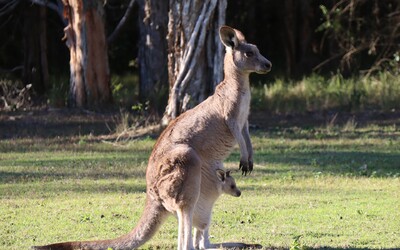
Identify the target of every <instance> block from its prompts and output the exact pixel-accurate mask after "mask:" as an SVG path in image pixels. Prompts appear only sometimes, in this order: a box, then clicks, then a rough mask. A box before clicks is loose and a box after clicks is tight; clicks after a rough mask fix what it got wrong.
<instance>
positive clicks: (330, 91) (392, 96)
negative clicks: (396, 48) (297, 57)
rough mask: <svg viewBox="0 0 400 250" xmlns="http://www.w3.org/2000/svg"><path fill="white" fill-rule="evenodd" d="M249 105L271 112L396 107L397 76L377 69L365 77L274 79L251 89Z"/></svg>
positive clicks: (399, 82) (399, 89)
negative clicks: (373, 73)
mask: <svg viewBox="0 0 400 250" xmlns="http://www.w3.org/2000/svg"><path fill="white" fill-rule="evenodd" d="M252 96H253V98H252V100H253V107H255V108H257V109H260V110H267V111H270V112H273V113H293V112H295V113H305V112H307V111H321V110H330V109H338V110H345V111H360V110H361V111H362V110H368V109H379V110H386V111H388V110H392V109H399V108H400V102H399V100H400V77H399V76H398V75H393V74H391V73H389V72H380V73H379V74H377V75H374V76H369V77H350V78H344V77H343V76H342V75H341V74H339V73H338V74H335V75H333V76H331V77H323V76H321V75H311V76H308V77H304V78H303V79H302V80H300V81H293V80H291V81H286V80H283V79H277V80H275V82H273V83H272V84H268V85H262V86H256V87H254V88H253V90H252Z"/></svg>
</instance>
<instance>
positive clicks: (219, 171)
mask: <svg viewBox="0 0 400 250" xmlns="http://www.w3.org/2000/svg"><path fill="white" fill-rule="evenodd" d="M217 177H218V179H219V180H220V181H222V182H224V181H225V177H226V176H225V171H224V170H222V169H217Z"/></svg>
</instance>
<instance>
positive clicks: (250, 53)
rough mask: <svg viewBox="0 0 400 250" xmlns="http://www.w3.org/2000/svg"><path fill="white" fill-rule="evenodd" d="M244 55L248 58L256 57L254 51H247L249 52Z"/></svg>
mask: <svg viewBox="0 0 400 250" xmlns="http://www.w3.org/2000/svg"><path fill="white" fill-rule="evenodd" d="M244 55H245V56H246V57H252V56H254V52H253V51H247V52H244Z"/></svg>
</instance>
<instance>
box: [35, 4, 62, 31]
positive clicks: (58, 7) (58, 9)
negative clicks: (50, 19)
mask: <svg viewBox="0 0 400 250" xmlns="http://www.w3.org/2000/svg"><path fill="white" fill-rule="evenodd" d="M30 1H31V2H32V3H33V4H37V5H40V6H45V7H47V8H49V9H51V10H54V11H55V12H56V13H57V15H58V17H59V18H60V19H61V22H62V23H63V24H64V26H67V24H68V23H67V20H65V18H64V15H63V5H62V4H61V1H60V0H57V4H55V3H52V2H50V1H48V0H30Z"/></svg>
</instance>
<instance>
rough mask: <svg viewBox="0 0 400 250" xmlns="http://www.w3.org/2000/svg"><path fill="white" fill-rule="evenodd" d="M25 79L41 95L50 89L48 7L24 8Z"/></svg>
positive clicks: (26, 83) (25, 82) (30, 6)
mask: <svg viewBox="0 0 400 250" xmlns="http://www.w3.org/2000/svg"><path fill="white" fill-rule="evenodd" d="M24 34H25V35H24V37H23V43H24V46H23V48H24V67H23V81H24V84H25V85H28V84H32V86H33V89H34V90H35V92H36V93H37V94H39V95H43V94H44V93H45V91H46V89H48V83H49V72H48V63H47V40H46V36H47V32H46V8H45V7H42V6H35V5H33V6H32V5H31V4H29V6H25V9H24Z"/></svg>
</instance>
